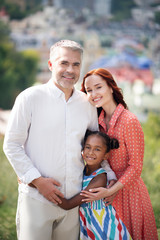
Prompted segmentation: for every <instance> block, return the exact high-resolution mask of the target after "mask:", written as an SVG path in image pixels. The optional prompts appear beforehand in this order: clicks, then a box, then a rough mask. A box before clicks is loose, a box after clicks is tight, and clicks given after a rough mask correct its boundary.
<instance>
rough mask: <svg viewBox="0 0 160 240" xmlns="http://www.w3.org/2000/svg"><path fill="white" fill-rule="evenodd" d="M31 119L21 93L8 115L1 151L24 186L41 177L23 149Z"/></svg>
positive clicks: (27, 105) (28, 103) (29, 107)
mask: <svg viewBox="0 0 160 240" xmlns="http://www.w3.org/2000/svg"><path fill="white" fill-rule="evenodd" d="M31 119H32V113H31V105H30V102H29V101H28V99H27V98H26V96H25V94H24V93H21V94H20V95H19V96H18V97H17V99H16V101H15V104H14V106H13V109H12V111H11V114H10V118H9V122H8V126H7V130H6V134H5V138H4V144H3V150H4V152H5V154H6V156H7V158H8V160H9V162H10V163H11V165H12V167H13V169H14V170H15V172H16V174H17V176H18V177H19V178H20V180H21V181H22V182H23V183H26V184H28V183H30V182H31V181H32V180H33V179H36V178H38V177H40V176H41V174H40V173H39V171H38V170H37V169H36V168H35V167H34V165H33V163H32V161H31V159H30V158H29V157H28V156H27V154H26V152H25V149H24V145H25V142H26V140H27V137H28V132H29V128H30V124H31Z"/></svg>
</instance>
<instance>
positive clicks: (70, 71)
mask: <svg viewBox="0 0 160 240" xmlns="http://www.w3.org/2000/svg"><path fill="white" fill-rule="evenodd" d="M67 72H69V73H72V72H73V66H72V65H68V67H67Z"/></svg>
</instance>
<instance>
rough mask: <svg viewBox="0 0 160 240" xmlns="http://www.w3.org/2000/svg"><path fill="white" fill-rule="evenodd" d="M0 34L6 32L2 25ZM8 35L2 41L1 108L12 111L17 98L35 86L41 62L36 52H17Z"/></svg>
mask: <svg viewBox="0 0 160 240" xmlns="http://www.w3.org/2000/svg"><path fill="white" fill-rule="evenodd" d="M0 32H4V26H3V25H2V24H0ZM7 33H8V32H6V35H4V37H3V40H1V41H0V76H1V77H0V108H4V109H10V108H11V107H12V106H13V103H14V100H15V97H16V96H17V95H18V94H19V93H20V92H21V91H23V90H24V89H26V88H27V87H30V86H31V85H33V83H34V82H35V80H36V79H35V78H36V73H37V70H38V62H39V56H38V54H37V52H36V51H34V50H26V51H24V52H17V51H16V49H15V47H14V45H13V43H12V42H11V41H10V40H9V37H8V35H7Z"/></svg>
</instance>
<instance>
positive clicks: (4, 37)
mask: <svg viewBox="0 0 160 240" xmlns="http://www.w3.org/2000/svg"><path fill="white" fill-rule="evenodd" d="M9 33H10V29H9V26H8V25H6V24H4V23H3V22H2V21H0V36H1V37H0V44H1V43H3V42H5V41H8V40H9Z"/></svg>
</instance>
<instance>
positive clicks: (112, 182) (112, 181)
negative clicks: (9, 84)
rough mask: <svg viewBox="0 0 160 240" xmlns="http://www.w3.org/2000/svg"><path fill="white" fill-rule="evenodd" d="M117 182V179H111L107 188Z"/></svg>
mask: <svg viewBox="0 0 160 240" xmlns="http://www.w3.org/2000/svg"><path fill="white" fill-rule="evenodd" d="M116 182H117V180H114V179H112V180H110V181H109V184H108V186H107V188H111V187H112V186H113V185H114V184H115V183H116Z"/></svg>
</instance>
